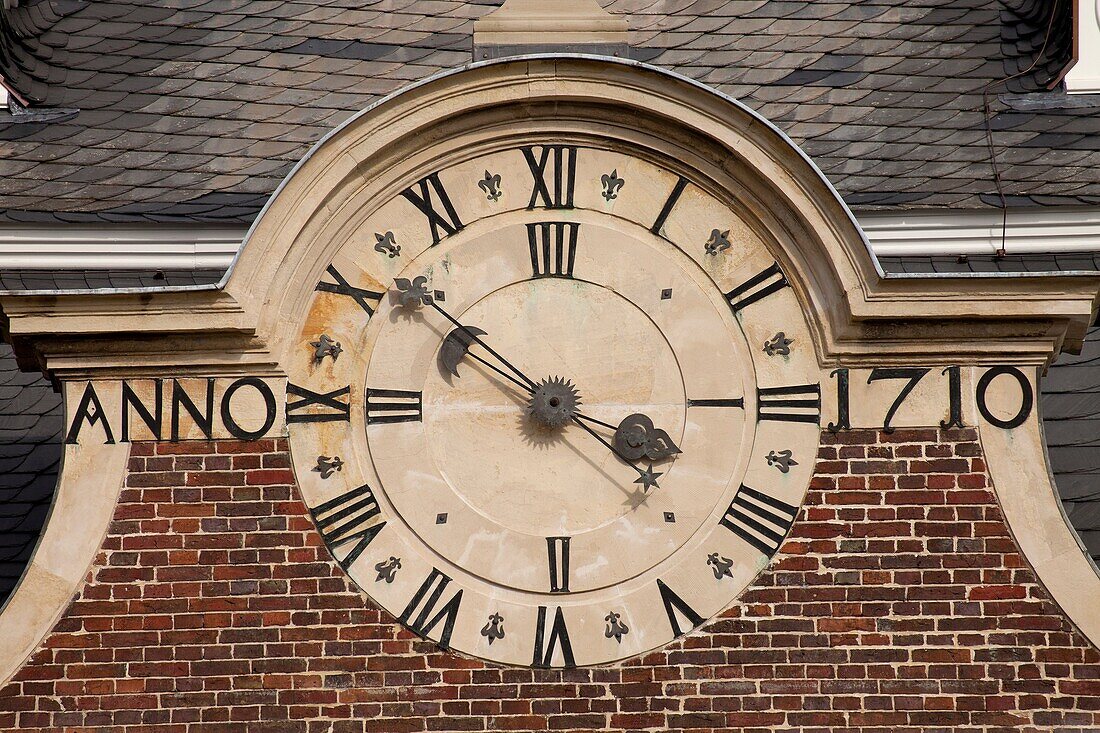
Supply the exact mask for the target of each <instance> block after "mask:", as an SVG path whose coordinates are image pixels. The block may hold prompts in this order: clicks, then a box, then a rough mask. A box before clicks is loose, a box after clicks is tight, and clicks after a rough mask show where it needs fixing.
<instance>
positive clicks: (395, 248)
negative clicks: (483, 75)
mask: <svg viewBox="0 0 1100 733" xmlns="http://www.w3.org/2000/svg"><path fill="white" fill-rule="evenodd" d="M374 238H375V239H376V240H378V241H377V242H376V243H375V245H374V249H375V251H377V252H381V253H382V254H384V255H386V256H387V257H389V258H390V259H393V258H394V257H398V256H400V255H401V245H399V244H398V243H397V241H396V240H395V239H394V238H393V232H386V233H385V234H379V233H378V232H375V233H374Z"/></svg>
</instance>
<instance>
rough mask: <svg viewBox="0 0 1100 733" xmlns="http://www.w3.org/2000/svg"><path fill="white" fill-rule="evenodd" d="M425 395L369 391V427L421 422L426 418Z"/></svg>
mask: <svg viewBox="0 0 1100 733" xmlns="http://www.w3.org/2000/svg"><path fill="white" fill-rule="evenodd" d="M423 397H424V393H423V392H410V391H407V390H403V389H368V390H367V425H375V424H377V423H395V422H420V421H421V420H423V418H424V400H423Z"/></svg>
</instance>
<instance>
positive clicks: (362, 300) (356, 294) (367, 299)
mask: <svg viewBox="0 0 1100 733" xmlns="http://www.w3.org/2000/svg"><path fill="white" fill-rule="evenodd" d="M325 272H327V273H328V274H329V275H331V276H332V279H333V280H335V281H336V282H335V283H326V282H319V283H317V287H316V288H315V289H316V290H319V291H321V292H322V293H336V294H338V295H347V296H348V297H350V298H351V299H353V300H354V301H355V302H356V303H358V304H359V307H360V308H362V309H363V310H365V311H366V312H367V318H368V319H369V318H370V317H371V316H373V315H374V308H373V307H372V306H371V301H373V302H374V305H378V302H379V301H380V300H382V295H383V293H376V292H374V291H373V290H364V289H363V288H357V287H355V286H354V285H349V284H348V281H347V280H345V279H344V276H343V275H341V274H340V271H339V270H337V269H336V268H335V267H333V266H332V265H329V266H328V268H326V270H325Z"/></svg>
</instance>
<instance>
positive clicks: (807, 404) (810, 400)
mask: <svg viewBox="0 0 1100 733" xmlns="http://www.w3.org/2000/svg"><path fill="white" fill-rule="evenodd" d="M820 419H821V385H820V384H797V385H794V386H791V387H757V389H756V420H757V422H759V421H761V420H774V421H779V422H806V423H813V424H815V425H816V424H817V423H818V421H819V420H820Z"/></svg>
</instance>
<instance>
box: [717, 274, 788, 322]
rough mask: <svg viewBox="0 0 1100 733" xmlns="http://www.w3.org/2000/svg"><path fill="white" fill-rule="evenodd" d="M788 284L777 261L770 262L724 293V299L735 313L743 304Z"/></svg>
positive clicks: (750, 302) (747, 303) (754, 300)
mask: <svg viewBox="0 0 1100 733" xmlns="http://www.w3.org/2000/svg"><path fill="white" fill-rule="evenodd" d="M790 285H791V284H790V283H789V282H787V278H786V276H784V275H783V271H782V270H780V269H779V263H778V262H775V263H772V266H771V267H769V268H767V269H766V270H763V271H762V272H759V273H757V274H756V275H753V276H752V277H750V278H749V279H748V280H746V281H745V282H743V283H741V284H740V285H738V286H737V287H736V288H734V289H733V290H731V291H729V292H728V293H726V300H727V301H728V302H729V304H730V308H732V309H733V312H734V313H737V311H739V310H741V309H742V308H744V307H745V306H747V305H752V304H753V303H755V302H756V301H758V300H760V299H761V298H766V297H768V296H769V295H771V294H772V293H776V292H779V291H780V290H782V289H783V288H789V287H790Z"/></svg>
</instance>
